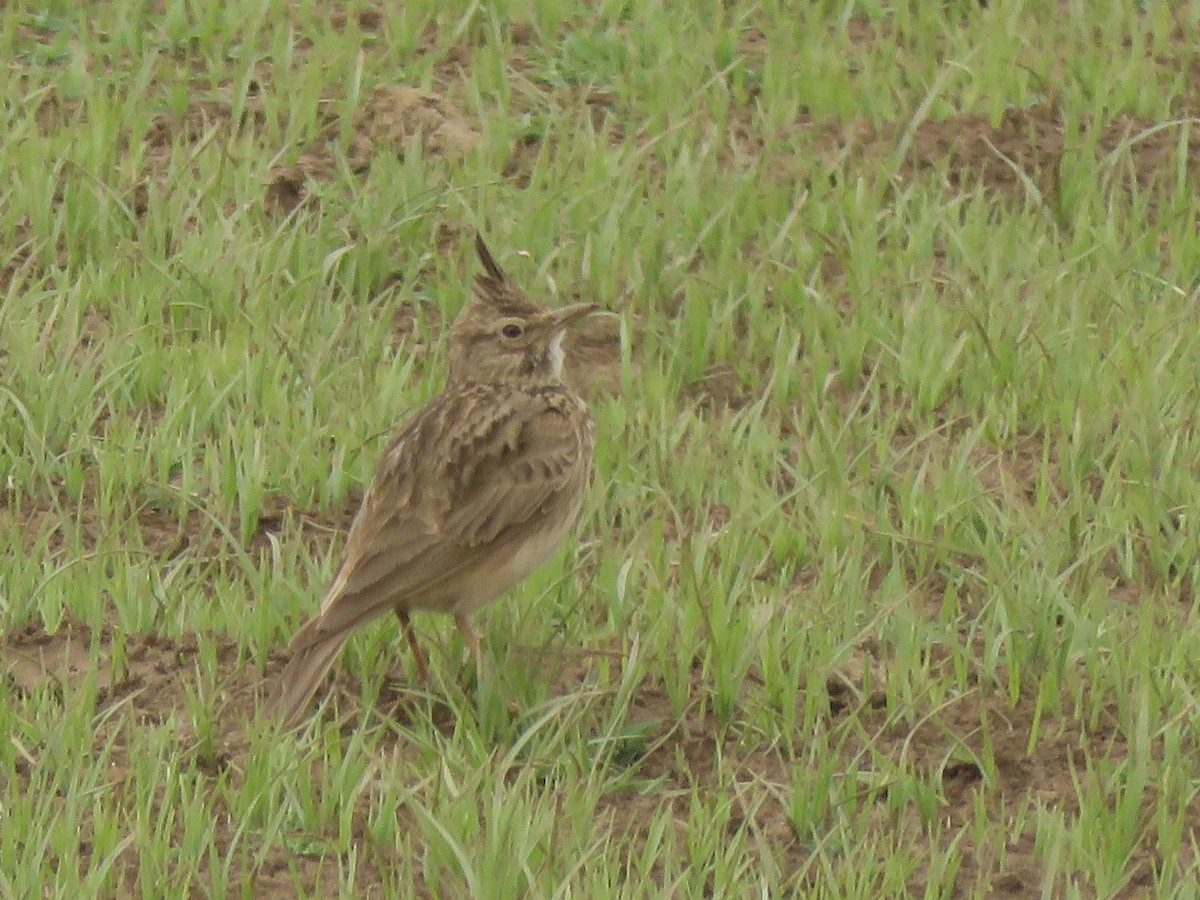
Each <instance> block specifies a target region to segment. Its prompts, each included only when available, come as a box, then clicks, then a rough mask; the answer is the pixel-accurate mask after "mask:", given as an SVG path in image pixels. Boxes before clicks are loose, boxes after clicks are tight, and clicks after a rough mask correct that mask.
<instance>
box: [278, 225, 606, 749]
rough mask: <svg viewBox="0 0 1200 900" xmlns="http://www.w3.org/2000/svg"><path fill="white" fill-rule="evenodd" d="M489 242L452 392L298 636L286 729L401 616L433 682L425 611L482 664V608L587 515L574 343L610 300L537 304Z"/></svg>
mask: <svg viewBox="0 0 1200 900" xmlns="http://www.w3.org/2000/svg"><path fill="white" fill-rule="evenodd" d="M475 249H476V251H477V252H478V253H479V259H480V261H481V262H482V263H483V268H484V270H485V271H484V273H483V274H481V275H478V276H476V279H475V295H474V298H473V300H472V301H471V302H470V303H469V304H468V305H467V307H466V308H465V309H464V310H463V312H462V313H461V314H460V315H459V317H458V319H457V320H456V321H455V322H454V325H453V327H452V328H451V330H450V337H449V361H450V376H449V379H448V381H447V383H446V387H445V389H444V390H443V391H442V393H440V394H439V395H437V396H436V397H434V398H433V399H432V400H430V401H429V403H427V404H426V405H425V406H424V407H423V408H422V409H421V410H420V411H419V412H417V414H416V415H414V416H413V417H412V418H411V419H409V421H408V422H407V423H406V424H405V425H404V427H403V428H401V429H400V432H399V434H398V435H397V436H396V437H395V438H394V439H393V440H392V442H391V443H390V444H389V445H388V447H387V449H386V450H384V453H383V459H382V460H381V461H380V463H379V468H378V469H377V471H376V473H375V479H374V481H373V482H372V484H371V487H370V489H369V490H368V491H367V493H366V496H365V497H363V501H362V506H361V507H360V508H359V510H358V514H357V515H356V516H355V518H354V524H353V525H351V527H350V536H349V538H348V539H347V543H346V551H345V557H344V558H343V560H342V564H341V568H340V569H339V570H338V573H337V577H335V578H334V580H333V584H332V586H331V587H330V588H329V592H328V594H326V596H325V602H324V603H323V604H322V606H321V611H320V613H318V614H317V615H316V616H315V617H313V618H312V619H310V620H309V621H308V622H307V623H305V625H304V626H303V627H302V628H301V629H300V630H299V632H297V634H296V636H295V637H294V638H293V639H292V643H291V646H290V651H291V654H292V658H291V660H290V661H289V662H288V664H287V667H286V668H285V669H284V670H283V673H282V675H281V681H282V688H281V695H280V697H279V704H280V711H281V713H282V715H283V718H284V722H285V727H289V728H290V727H292V726H293V725H295V724H296V723H298V722H299V721H300V720H301V719H302V718H303V717H304V714H305V711H306V710H307V708H308V705H309V702H310V701H311V699H312V697H313V694H314V693H316V690H317V688H318V686H319V685H320V683H321V679H322V678H323V677H324V676H325V674H326V673H327V672H328V671H329V669H330V668H331V667H332V666H333V664H334V663H335V662H336V661H337V657H338V653H339V652H340V651H341V649H342V645H343V644H344V643H345V642H346V638H347V637H349V635H350V632H351V631H352V630H353V629H354V628H355V627H357V626H359V625H362V624H363V623H365V622H368V621H370V620H371V619H374V618H376V617H377V616H381V615H384V614H385V613H387V612H388V611H389V610H391V611H394V612H395V613H396V615H397V617H398V618H399V619H400V624H401V627H402V628H403V631H404V635H405V638H406V639H407V640H408V644H409V646H410V647H411V648H412V652H413V657H414V659H415V661H416V664H417V668H418V669H419V670H420V673H421V676H422V677H423V678H428V669H427V667H426V664H425V657H424V654H423V653H422V652H421V648H420V646H419V645H418V644H417V639H416V635H415V634H414V633H413V629H412V623H411V622H410V621H409V613H410V612H412V611H414V610H429V611H434V612H444V613H452V614H453V615H454V621H455V624H456V625H457V626H458V630H459V632H461V634H462V636H463V640H464V641H465V642H466V644H467V647H468V648H469V649H470V652H471V656H472V657H473V658H474V660H475V665H476V668H477V670H478V668H479V667H480V665H481V659H480V651H479V639H478V638H477V637H476V636H475V633H474V632H473V631H472V630H471V624H470V616H471V614H472V613H473V612H475V611H476V610H477V609H479V608H480V607H482V606H484V605H486V604H488V603H490V602H491V601H493V600H495V599H496V598H497V597H498V596H499V595H500V594H502V593H504V592H505V591H506V590H508V589H509V588H510V587H512V586H513V585H514V584H516V583H517V582H519V581H521V580H522V579H524V578H525V576H527V575H528V574H529V573H530V572H532V571H533V570H534V569H535V568H536V567H538V566H539V565H541V564H542V563H544V562H546V561H547V560H548V559H549V558H550V557H551V556H552V555H553V553H554V551H555V549H556V548H557V547H558V545H559V543H560V542H561V541H562V539H563V537H564V536H565V535H566V533H567V531H568V530H569V529H570V527H571V526H572V525H573V524H574V522H575V519H576V517H577V516H578V514H579V507H580V504H581V502H582V500H583V493H584V488H585V487H586V486H587V482H588V479H589V476H590V473H591V465H592V440H593V439H592V418H591V415H590V414H589V413H588V409H587V406H586V405H585V404H584V402H583V401H582V400H581V399H580V398H579V397H578V396H577V395H576V394H575V393H573V392H572V391H571V390H570V388H568V387H567V386H566V384H564V382H563V379H562V364H563V353H562V348H561V343H562V339H563V335H564V333H565V332H566V329H567V326H568V325H570V324H571V323H572V322H574V321H575V320H577V319H581V318H582V317H584V316H586V315H588V314H589V313H592V312H594V311H596V309H597V307H596V306H595V305H594V304H591V303H578V304H574V305H572V306H566V307H563V308H561V309H549V308H547V307H544V306H541V305H540V304H538V303H534V302H533V301H532V300H530V299H529V298H528V297H526V296H525V294H524V293H522V292H521V291H520V290H518V289H517V288H516V287H515V286H514V285H513V284H512V282H511V281H510V280H509V279H508V277H507V276H506V275H505V274H504V272H503V271H502V270H501V269H500V267H499V266H498V265H497V264H496V261H495V260H494V259H493V258H492V255H491V254H490V253H489V252H488V249H487V247H486V246H485V245H484V243H483V239H482V238H480V237H478V236H477V237H476V239H475Z"/></svg>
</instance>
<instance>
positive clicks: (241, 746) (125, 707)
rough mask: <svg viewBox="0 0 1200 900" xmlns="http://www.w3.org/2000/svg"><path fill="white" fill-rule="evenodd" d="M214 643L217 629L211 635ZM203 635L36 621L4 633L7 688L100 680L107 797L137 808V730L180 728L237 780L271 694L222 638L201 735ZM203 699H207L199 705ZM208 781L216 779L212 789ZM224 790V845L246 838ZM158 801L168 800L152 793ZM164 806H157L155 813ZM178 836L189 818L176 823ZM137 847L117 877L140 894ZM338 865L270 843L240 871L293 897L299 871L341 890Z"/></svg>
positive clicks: (220, 819)
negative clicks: (46, 625) (212, 704)
mask: <svg viewBox="0 0 1200 900" xmlns="http://www.w3.org/2000/svg"><path fill="white" fill-rule="evenodd" d="M205 641H206V642H209V643H211V642H212V641H211V639H210V638H206V639H205ZM199 654H200V649H199V641H198V639H197V637H196V636H195V635H190V634H189V635H184V636H183V637H181V638H178V639H170V638H166V637H162V636H157V635H118V634H117V633H115V632H114V631H113V630H112V629H110V628H107V627H106V628H104V629H101V630H99V631H93V630H91V629H89V628H87V627H86V626H84V625H82V624H80V623H78V622H73V621H67V622H65V623H64V624H63V626H62V627H61V628H60V629H59V630H58V631H56V632H55V633H53V634H49V633H47V632H46V631H44V630H43V629H42V628H41V626H35V625H30V626H27V627H25V628H23V629H21V630H19V631H16V632H15V633H10V634H9V635H7V636H6V638H5V640H4V643H3V646H2V647H0V669H2V671H3V677H4V678H5V681H6V682H7V684H8V686H9V688H10V690H12V692H13V693H14V694H15V695H16V696H17V697H18V698H23V697H30V696H32V695H34V694H39V693H40V694H43V695H46V694H48V695H49V696H50V697H51V698H52V699H54V700H56V701H57V702H67V701H68V699H69V698H70V697H71V696H72V695H73V694H74V693H75V692H76V691H78V690H80V687H81V684H82V683H83V682H84V680H85V679H94V684H95V686H96V710H95V715H96V728H95V732H94V739H93V750H94V752H96V753H102V752H103V753H107V754H108V762H109V765H108V770H107V771H108V785H107V786H106V791H105V795H106V800H105V802H106V803H112V802H116V803H119V804H122V805H127V806H128V807H129V808H130V809H134V808H137V805H138V804H141V803H143V802H144V800H142V799H140V798H139V797H138V795H137V790H138V785H137V777H136V775H135V774H133V772H132V767H133V760H131V758H130V752H131V748H133V747H135V746H137V733H138V732H139V731H142V730H145V729H147V728H153V727H159V726H167V727H169V728H172V729H173V732H172V738H171V741H172V743H173V745H174V747H175V750H176V753H177V755H178V758H179V761H180V763H181V764H182V765H184V766H191V767H192V768H193V769H195V770H196V771H197V772H198V773H200V774H205V775H209V776H213V780H211V781H209V782H208V783H209V784H210V785H212V786H213V787H215V786H216V783H217V780H216V778H215V776H218V775H219V776H220V777H221V779H224V780H232V781H233V782H234V783H237V782H239V781H240V779H241V778H242V770H241V768H240V767H239V766H237V765H234V764H233V763H234V762H235V761H237V760H240V759H241V758H242V757H244V755H245V752H246V748H247V746H248V742H247V739H246V737H245V735H244V733H243V731H242V726H243V724H244V723H246V722H250V721H253V720H254V718H255V716H257V715H258V714H259V709H260V707H261V706H262V703H263V699H264V695H265V694H266V692H267V691H268V690H269V689H270V688H269V683H268V681H266V680H264V677H263V674H262V673H260V672H259V671H258V670H257V669H255V668H254V667H253V666H251V665H249V664H248V663H245V662H244V661H242V660H241V659H240V658H239V653H238V651H237V648H236V647H235V646H234V645H233V644H232V643H231V642H229V641H226V640H218V641H216V654H215V655H216V661H217V678H216V683H217V686H218V689H219V697H220V698H221V702H220V708H219V710H218V711H217V712H216V718H217V721H218V723H219V724H218V728H217V733H216V735H215V737H213V738H212V739H200V738H197V737H196V736H195V735H193V734H192V732H191V723H190V722H189V713H188V709H189V702H191V703H192V704H195V702H196V701H195V700H192V695H193V694H194V693H195V691H196V690H197V687H196V685H197V673H198V672H199V671H201V670H202V669H203V666H204V664H203V663H202V662H201V660H200V656H199ZM278 657H279V654H274V655H273V656H272V658H271V660H270V662H269V664H268V666H267V670H266V675H267V677H268V678H269V677H270V676H271V675H272V674H274V673H276V672H277V671H278V670H279V669H280V668H281V667H282V662H281V661H280V659H279V658H278ZM202 705H203V704H202ZM41 750H42V748H40V747H37V746H30V747H27V748H26V752H27V753H28V754H30V756H31V758H32V760H33V762H31V763H29V766H27V767H25V768H24V769H23V770H22V772H21V774H23V775H25V776H26V777H28V776H29V775H30V769H31V768H32V766H33V765H35V764H36V760H37V757H38V756H39V755H40V754H41ZM210 789H211V788H210ZM221 797H222V792H221V791H219V790H212V796H211V797H210V798H209V801H208V802H209V803H210V804H211V806H212V810H213V814H214V818H213V821H214V837H213V843H214V845H215V847H216V848H218V850H219V851H220V852H221V853H222V854H224V853H226V852H228V851H229V850H230V849H232V848H233V847H234V846H235V845H236V844H237V842H238V841H239V840H244V837H243V836H241V835H239V832H240V831H241V826H240V824H239V823H237V822H236V821H233V820H232V818H231V816H230V815H229V814H228V810H227V809H225V808H224V801H223V800H222V799H221ZM152 802H153V805H154V807H156V808H157V807H158V806H159V805H160V804H161V802H162V799H161V798H155V800H154V801H152ZM156 815H157V813H156ZM176 831H177V832H178V833H177V834H176V836H175V838H176V840H177V841H178V840H179V839H180V838H181V836H182V826H178V827H177V828H176ZM90 852H91V849H90V844H89V843H88V842H87V841H86V840H81V843H80V848H79V854H80V857H81V863H83V864H87V862H88V857H89V856H90ZM367 855H368V854H362V855H361V856H360V858H359V861H358V862H359V865H358V866H357V869H356V885H355V886H356V889H357V890H358V891H359V892H360V893H361V894H362V895H364V896H377V895H378V892H379V890H380V884H381V882H380V877H379V870H378V868H377V866H376V865H375V864H374V862H373V861H372V860H370V859H367V858H366V857H367ZM232 859H234V860H238V862H236V863H235V866H239V865H240V866H244V865H247V862H246V860H247V858H246V857H245V856H239V855H236V854H235V855H234V856H233V857H232ZM137 862H138V859H137V855H136V853H135V852H133V851H131V850H126V851H125V852H123V853H122V854H120V856H119V857H118V858H117V859H116V861H115V862H114V880H115V883H117V884H120V885H121V886H122V887H123V888H126V889H128V890H129V891H130V893H138V892H139V890H138V889H139V888H145V885H142V884H140V882H139V874H138V868H137ZM337 869H338V867H337V866H336V865H330V864H329V861H326V862H325V864H324V865H322V861H321V860H320V859H316V858H313V857H311V856H306V855H303V854H296V853H293V852H291V851H289V850H286V849H284V848H281V847H272V848H270V849H268V850H267V851H266V852H265V855H264V857H263V858H262V859H261V861H260V862H259V863H257V864H256V865H255V868H254V869H253V870H249V871H243V872H242V873H241V879H242V880H243V881H244V882H245V883H246V884H247V885H250V886H252V887H253V892H254V895H255V896H256V897H267V898H276V897H279V898H282V897H291V896H294V891H295V883H294V880H293V879H298V880H299V882H300V883H301V884H303V885H304V886H305V888H306V890H308V891H310V892H315V893H316V894H317V895H319V896H333V895H334V894H336V893H337V883H338V872H337Z"/></svg>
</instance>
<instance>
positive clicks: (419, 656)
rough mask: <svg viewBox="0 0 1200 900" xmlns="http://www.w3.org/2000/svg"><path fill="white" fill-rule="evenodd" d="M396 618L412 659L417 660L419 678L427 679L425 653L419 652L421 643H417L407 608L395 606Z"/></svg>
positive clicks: (427, 668) (427, 671)
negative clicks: (409, 648) (406, 640)
mask: <svg viewBox="0 0 1200 900" xmlns="http://www.w3.org/2000/svg"><path fill="white" fill-rule="evenodd" d="M396 618H397V619H399V620H400V628H401V630H403V632H404V637H405V638H407V639H408V646H409V647H411V648H412V653H413V659H415V660H416V662H417V671H418V672H419V673H420V674H421V680H422V681H426V682H427V681H429V666H428V665H426V664H425V654H424V653H422V652H421V645H420V644H418V643H417V633H416V631H414V630H413V627H412V622H411V621H410V620H409V618H408V610H407V609H404V608H403V607H400V606H397V607H396Z"/></svg>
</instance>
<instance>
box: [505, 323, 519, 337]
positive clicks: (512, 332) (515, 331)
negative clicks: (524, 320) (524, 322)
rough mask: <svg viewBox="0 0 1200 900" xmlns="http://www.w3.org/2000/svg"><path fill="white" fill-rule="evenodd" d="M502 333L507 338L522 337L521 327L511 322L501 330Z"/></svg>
mask: <svg viewBox="0 0 1200 900" xmlns="http://www.w3.org/2000/svg"><path fill="white" fill-rule="evenodd" d="M500 333H501V334H502V335H504V336H505V337H506V338H519V337H520V336H521V326H520V325H518V324H517V323H516V322H509V323H508V324H507V325H505V326H504V327H503V328H501V329H500Z"/></svg>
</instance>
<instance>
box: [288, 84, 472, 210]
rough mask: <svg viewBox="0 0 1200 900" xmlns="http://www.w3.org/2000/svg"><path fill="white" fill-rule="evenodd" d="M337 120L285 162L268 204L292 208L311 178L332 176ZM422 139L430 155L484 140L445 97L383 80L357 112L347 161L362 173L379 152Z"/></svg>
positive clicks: (400, 151) (401, 150)
mask: <svg viewBox="0 0 1200 900" xmlns="http://www.w3.org/2000/svg"><path fill="white" fill-rule="evenodd" d="M339 128H340V126H339V124H338V122H337V120H336V119H335V120H334V121H332V122H330V123H329V124H328V125H327V126H326V127H325V129H324V131H323V132H322V133H321V135H320V136H319V137H318V138H317V140H316V141H314V142H313V144H312V146H310V147H309V148H308V150H306V151H305V152H304V154H303V155H302V156H301V157H300V159H299V160H298V161H297V162H296V164H295V165H292V166H280V167H278V168H276V169H275V170H274V171H273V172H272V175H271V183H270V185H269V187H268V188H267V202H268V205H270V206H272V207H274V208H275V209H278V210H282V211H284V212H290V211H291V210H293V209H295V208H296V207H297V206H298V205H299V204H301V203H302V202H304V200H305V199H306V198H307V196H308V184H309V182H310V181H329V180H331V179H332V178H333V173H334V171H335V170H336V167H337V164H336V157H337V152H336V151H337V150H338V148H337V147H336V140H337V135H338V132H339ZM414 140H420V141H421V142H422V143H423V145H424V151H425V153H426V154H428V155H433V156H446V157H452V158H453V157H460V156H463V155H465V154H466V153H468V152H469V151H470V150H471V149H472V148H473V147H474V146H475V145H476V144H477V143H478V141H479V132H477V131H476V130H475V129H474V128H472V127H471V126H470V125H469V124H468V122H467V120H466V118H465V117H464V116H463V115H462V113H460V112H459V111H458V110H457V109H456V108H455V107H454V105H453V104H452V103H450V102H449V101H448V100H446V99H445V98H444V97H440V96H438V95H437V94H434V93H431V92H429V91H422V90H417V89H416V88H411V87H405V86H402V85H379V86H378V87H376V88H375V90H374V92H373V93H372V94H371V97H370V99H368V100H367V102H366V104H365V105H364V106H363V107H362V109H360V110H359V111H358V112H357V113H356V114H355V116H354V120H353V122H352V124H351V137H350V141H349V144H348V146H346V147H345V148H342V151H343V152H344V154H345V158H346V163H347V165H348V166H349V167H350V170H351V171H352V172H354V173H355V174H359V175H361V174H362V173H364V172H366V171H367V170H368V169H369V168H370V166H371V160H373V159H374V158H375V157H376V156H378V155H379V154H384V153H391V154H394V155H395V156H398V157H403V156H404V154H405V153H406V152H407V149H408V146H409V145H410V143H411V142H412V141H414Z"/></svg>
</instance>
